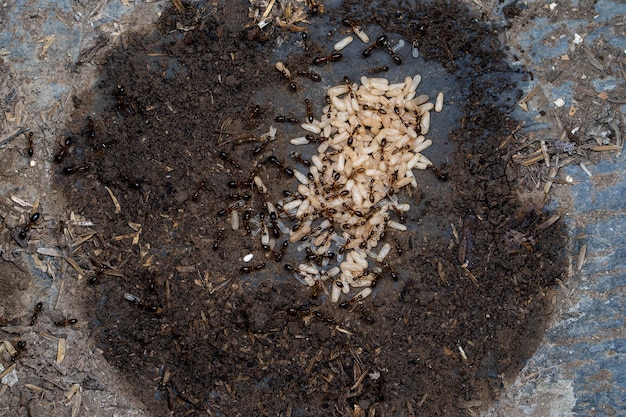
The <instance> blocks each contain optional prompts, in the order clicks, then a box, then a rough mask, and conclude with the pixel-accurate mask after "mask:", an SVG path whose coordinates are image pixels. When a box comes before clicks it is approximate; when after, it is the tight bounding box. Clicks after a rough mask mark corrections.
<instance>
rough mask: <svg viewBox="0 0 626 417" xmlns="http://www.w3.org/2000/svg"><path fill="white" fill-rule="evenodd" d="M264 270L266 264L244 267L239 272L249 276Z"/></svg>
mask: <svg viewBox="0 0 626 417" xmlns="http://www.w3.org/2000/svg"><path fill="white" fill-rule="evenodd" d="M263 268H265V262H263V263H261V264H258V265H255V266H242V267H241V268H239V272H241V273H242V274H249V273H251V272H254V271H260V270H261V269H263Z"/></svg>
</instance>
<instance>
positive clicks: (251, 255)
mask: <svg viewBox="0 0 626 417" xmlns="http://www.w3.org/2000/svg"><path fill="white" fill-rule="evenodd" d="M252 258H254V254H252V253H249V254H247V255H246V256H244V257H243V261H244V262H250V261H251V260H252Z"/></svg>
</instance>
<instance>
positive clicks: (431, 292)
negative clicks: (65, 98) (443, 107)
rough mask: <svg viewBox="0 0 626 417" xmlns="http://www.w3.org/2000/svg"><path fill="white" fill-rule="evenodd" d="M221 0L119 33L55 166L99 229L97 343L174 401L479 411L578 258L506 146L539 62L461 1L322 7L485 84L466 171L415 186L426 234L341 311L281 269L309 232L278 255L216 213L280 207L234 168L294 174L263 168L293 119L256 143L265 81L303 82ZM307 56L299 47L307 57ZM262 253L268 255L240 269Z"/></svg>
mask: <svg viewBox="0 0 626 417" xmlns="http://www.w3.org/2000/svg"><path fill="white" fill-rule="evenodd" d="M218 3H219V5H218V6H217V7H212V6H211V7H208V8H203V7H201V6H195V7H194V6H191V5H189V4H185V8H186V9H185V12H183V13H181V12H178V11H177V10H176V9H175V8H169V9H167V10H166V11H165V12H164V13H163V15H162V17H161V19H160V20H159V22H158V24H157V26H156V27H155V28H154V30H153V31H152V32H148V33H127V34H125V36H124V38H123V42H122V44H123V47H122V48H120V49H118V50H114V51H113V52H111V53H110V54H109V55H107V56H106V57H102V58H100V59H101V61H100V65H101V67H102V76H101V82H100V83H99V84H98V86H97V88H96V89H95V90H90V91H86V92H85V94H84V96H83V97H80V98H78V99H76V101H75V106H76V112H75V118H74V120H73V126H72V127H71V130H72V131H73V132H74V134H75V135H76V137H77V139H76V141H75V144H74V145H72V147H71V149H70V152H69V155H68V156H66V157H65V159H64V160H63V162H62V163H61V164H59V165H58V168H57V169H58V171H59V175H58V187H59V188H61V189H63V190H64V191H65V192H66V193H67V196H68V201H69V202H70V204H69V205H70V208H71V209H72V210H73V211H74V212H75V213H77V214H80V215H82V216H84V217H85V218H86V219H88V220H91V221H93V222H94V223H95V224H96V225H97V230H98V233H97V235H96V236H95V237H94V238H93V239H90V240H89V241H87V242H85V243H83V244H82V245H81V246H80V247H79V248H78V249H76V250H75V252H74V253H73V254H74V255H75V256H76V259H78V260H80V264H81V266H82V267H83V268H84V269H86V270H88V271H92V273H91V275H90V276H89V277H88V279H86V280H85V281H86V282H87V281H88V282H91V283H92V287H91V289H90V292H91V294H92V296H91V298H89V299H87V300H86V308H87V310H88V311H89V312H91V314H92V320H91V329H92V332H93V340H94V341H95V343H96V345H97V346H98V347H99V348H101V349H102V350H103V351H104V353H105V356H106V357H107V358H108V360H109V361H110V362H111V363H113V364H115V365H117V366H118V367H119V368H120V369H121V370H122V372H124V373H125V374H126V375H127V377H128V379H129V380H132V381H133V385H134V386H135V387H136V395H137V396H138V397H139V398H140V399H141V400H142V401H143V402H144V403H145V404H147V405H148V406H149V407H150V408H151V409H152V410H153V411H154V413H155V415H167V414H168V412H173V415H183V414H184V413H187V412H188V413H189V415H205V414H206V412H207V411H209V415H225V416H234V415H248V416H250V415H268V416H269V415H286V416H289V415H293V416H314V415H360V414H357V413H358V411H355V410H358V407H361V408H362V409H364V410H365V411H366V412H367V411H368V410H376V411H377V413H376V415H412V413H415V414H418V415H429V416H434V415H446V416H457V415H458V416H462V415H466V414H467V410H468V409H470V408H474V407H484V406H486V405H488V403H489V402H490V401H491V400H492V399H494V398H495V397H496V396H497V394H498V393H499V392H500V390H501V388H502V386H503V382H504V381H503V379H504V378H506V379H509V378H513V377H514V376H515V374H516V373H517V372H518V371H519V370H520V369H521V367H522V366H523V365H524V363H525V361H526V359H527V358H528V357H529V355H530V354H531V353H532V352H533V351H534V349H535V348H536V346H537V345H538V343H539V341H540V339H541V336H542V333H543V330H544V329H545V326H546V321H547V319H548V317H549V313H550V307H549V304H550V303H549V301H550V297H549V294H550V288H552V287H553V286H554V285H555V282H556V280H557V279H560V278H562V277H563V275H564V272H565V268H564V259H562V254H563V253H564V251H563V248H564V244H565V236H564V234H563V233H562V230H561V226H560V225H559V224H558V223H557V224H555V225H552V226H550V227H548V228H544V229H541V228H539V227H538V225H540V224H541V223H542V222H543V221H544V220H545V218H547V217H548V215H547V214H546V213H543V212H542V211H541V207H534V206H532V205H531V204H528V203H526V202H524V201H519V199H518V188H517V183H518V179H517V173H516V172H515V171H514V170H512V169H510V167H509V166H508V164H507V162H508V160H509V159H508V152H509V151H508V149H507V148H506V147H505V148H502V149H500V148H499V144H500V143H501V142H502V141H503V140H504V139H505V138H506V137H508V135H509V134H510V133H511V131H512V130H513V129H514V128H515V125H516V122H515V121H514V120H512V119H511V117H510V116H509V115H508V114H507V113H508V111H510V109H511V107H512V105H511V103H512V101H511V100H512V99H511V98H512V97H515V95H516V94H517V90H515V88H514V85H513V84H514V80H515V79H516V78H515V77H519V76H521V75H519V74H515V72H514V71H512V70H510V69H508V67H507V66H506V64H505V63H504V62H503V60H502V59H503V54H502V52H501V46H500V45H499V43H498V40H497V34H496V33H495V31H494V30H493V29H492V28H490V27H489V26H488V25H487V24H486V23H485V22H481V20H482V19H481V17H480V16H478V17H476V16H472V15H471V14H470V13H469V12H468V11H467V10H464V9H462V8H461V7H460V6H456V5H454V4H447V3H445V2H435V3H434V4H431V5H429V6H418V7H416V8H413V7H411V8H408V7H404V6H403V5H402V4H400V6H399V7H393V8H391V7H390V8H389V9H388V10H387V9H386V8H380V7H379V8H377V9H376V13H374V12H373V11H372V10H373V7H374V5H371V6H367V5H366V6H363V5H362V4H361V5H360V6H358V7H357V4H359V3H362V2H350V1H346V2H344V5H342V6H341V9H340V10H327V11H326V14H325V15H324V16H322V17H319V18H318V17H312V18H311V21H312V23H313V24H312V26H311V29H314V28H315V21H316V19H322V18H324V19H326V18H330V21H331V22H333V21H337V22H338V21H340V20H341V19H342V18H343V17H350V18H353V19H355V20H358V21H361V22H363V23H364V24H370V23H377V24H379V25H381V26H382V27H383V28H384V29H385V30H386V31H389V32H395V33H399V34H402V35H403V36H404V37H405V39H413V37H414V35H415V34H416V33H418V34H419V39H420V52H421V53H422V55H423V56H424V57H425V58H426V59H429V60H437V61H440V62H441V63H442V65H443V66H444V67H445V68H446V69H447V70H448V71H450V72H451V73H454V74H455V75H457V76H458V78H459V79H463V80H465V83H464V86H465V87H464V88H465V89H466V90H465V91H463V96H464V97H465V98H466V103H465V104H464V117H463V119H462V122H461V126H459V127H458V129H457V130H456V131H455V133H454V135H453V138H451V139H453V140H454V141H455V142H456V144H457V147H458V148H457V151H456V153H455V154H454V155H453V157H452V160H453V161H454V163H452V164H449V165H448V166H447V167H446V169H447V171H448V173H449V176H450V180H449V181H448V182H445V183H443V182H442V183H439V182H438V181H437V180H436V178H435V176H434V175H432V173H430V172H425V173H424V175H423V176H424V180H423V181H424V183H425V184H429V185H430V186H429V187H424V188H420V190H419V192H417V193H415V192H414V193H413V195H412V196H410V197H407V196H405V199H408V198H411V199H412V201H413V203H414V205H415V208H414V209H413V210H412V211H411V212H410V213H409V215H408V216H407V219H406V221H407V223H409V224H411V223H412V224H416V225H417V230H418V231H419V233H418V232H416V231H415V229H410V230H414V231H412V232H411V231H409V232H405V233H398V234H396V235H395V236H392V234H389V235H388V237H387V239H388V241H390V242H391V243H393V246H394V248H395V249H394V251H393V253H392V254H391V255H390V264H391V266H392V268H393V269H394V270H395V271H396V272H397V274H398V275H399V279H398V280H397V281H394V280H392V279H391V277H390V276H389V274H387V276H386V277H385V278H384V279H383V280H381V281H380V282H378V285H377V286H376V288H375V290H374V294H373V295H374V296H373V297H371V298H368V299H366V300H365V301H363V302H360V303H352V304H351V305H349V306H348V308H345V309H342V308H339V306H338V305H335V304H331V303H330V302H328V301H327V300H326V297H325V296H323V295H319V296H317V297H315V294H313V293H312V292H311V291H310V289H308V288H305V287H303V286H301V285H300V284H299V283H297V282H296V281H295V279H293V277H292V276H291V274H289V273H287V272H285V271H284V269H283V264H284V263H292V264H296V263H299V260H298V259H297V255H298V254H297V253H296V252H295V250H293V251H290V252H288V254H287V255H286V256H285V258H284V259H283V261H281V262H275V261H274V257H273V256H266V255H270V254H267V253H265V252H264V251H263V250H262V248H261V245H260V242H259V239H258V237H257V238H252V237H250V236H249V235H247V234H246V231H245V228H243V227H242V228H241V230H239V231H236V232H233V231H231V230H230V228H229V224H228V216H225V217H220V216H218V212H219V211H220V210H223V209H226V208H227V207H228V204H229V203H230V202H231V201H232V200H230V199H229V194H235V193H238V194H244V193H249V194H250V195H251V196H252V198H251V199H250V200H249V201H248V202H247V203H246V207H248V208H250V209H251V210H253V212H254V213H258V212H260V211H261V210H262V198H261V197H260V196H259V194H258V193H257V192H256V190H255V189H252V188H251V187H245V186H244V187H242V188H236V189H234V188H229V186H228V182H229V181H238V182H245V181H247V180H249V178H250V175H251V173H252V172H253V171H255V172H257V173H259V175H261V176H262V177H264V178H266V179H267V181H266V182H267V183H268V185H270V187H269V188H270V193H271V197H270V201H277V200H279V199H280V198H281V192H282V190H293V189H295V186H294V184H293V181H292V180H290V179H288V178H285V177H284V176H283V175H281V174H280V172H279V170H278V169H277V168H276V167H274V166H271V165H267V164H265V165H262V166H260V167H257V166H256V165H257V163H258V162H263V161H265V160H266V158H267V156H269V155H272V154H273V155H276V156H278V157H279V158H281V159H284V160H287V159H288V156H287V155H289V151H290V150H291V149H292V147H291V146H290V145H289V141H288V139H289V137H283V136H281V134H280V133H279V138H277V140H276V141H274V142H272V143H270V144H268V145H267V146H265V147H264V148H263V149H262V150H261V152H259V153H256V154H255V153H254V152H253V148H254V147H256V146H259V143H248V142H246V141H245V139H247V138H249V137H254V136H259V135H260V134H262V133H263V132H265V131H267V129H268V127H269V125H270V124H274V122H273V118H274V112H273V111H272V109H271V103H260V104H261V111H260V112H255V111H254V108H255V105H256V103H255V102H254V101H252V97H254V95H255V93H256V92H258V91H260V90H261V89H264V88H267V87H268V83H269V87H270V88H271V87H272V85H273V84H275V88H276V90H277V91H278V90H280V91H284V90H285V82H284V80H283V79H281V78H280V77H279V76H277V73H276V71H275V70H274V68H273V63H272V62H271V59H270V56H271V52H272V47H273V45H275V41H274V39H275V36H276V35H277V34H279V33H280V32H279V29H272V28H267V29H266V31H265V32H263V33H259V32H257V31H255V30H254V29H251V28H246V23H247V21H246V19H245V17H246V15H247V7H248V2H247V1H245V2H243V1H242V2H221V1H220V2H218ZM368 16H371V17H368ZM181 27H184V28H188V29H189V30H185V31H182V30H177V28H181ZM312 48H316V49H317V50H322V49H324V48H323V47H322V46H319V45H312ZM231 53H232V54H234V55H233V56H231ZM233 57H234V59H233ZM309 60H310V57H306V56H304V53H303V52H300V54H295V55H293V56H290V62H291V63H292V65H297V64H298V63H299V62H308V61H309ZM487 73H492V74H493V77H490V78H489V77H487V78H485V77H482V76H479V75H484V74H487ZM218 77H221V81H220V80H219V79H218ZM337 78H338V80H337V81H339V80H340V79H341V78H340V77H337ZM302 84H303V86H302V88H304V89H305V90H306V89H307V88H319V87H315V85H314V84H313V83H309V84H307V83H304V82H303V83H302ZM120 87H123V90H122V89H121V88H120ZM301 94H302V92H300V93H298V94H296V95H295V96H294V97H296V98H295V100H296V101H297V102H299V103H301V102H302V97H301ZM507 100H508V101H507ZM300 107H301V106H299V107H298V109H299V110H297V113H298V116H300V117H303V116H304V115H303V114H300V113H303V110H300ZM320 107H321V106H320ZM88 115H95V116H94V125H93V126H90V124H89V122H88V121H87V116H88ZM227 118H232V119H233V123H232V124H231V125H230V126H228V127H226V128H225V129H223V128H222V123H223V121H224V120H226V119H227ZM222 130H225V132H222ZM220 140H221V141H222V142H227V143H224V144H222V143H221V142H220ZM239 142H244V143H241V144H238V143H239ZM220 152H226V153H228V155H229V158H228V159H224V158H222V157H220V155H219V153H220ZM289 163H290V164H296V163H295V162H294V161H290V162H289ZM296 166H298V165H297V164H296ZM68 167H71V169H73V173H72V174H71V175H63V174H62V170H63V168H65V170H66V171H67V170H68ZM507 167H508V168H507ZM301 168H302V167H301ZM420 181H421V180H420ZM105 186H106V187H108V188H109V189H110V190H111V193H112V194H113V195H114V196H115V197H116V198H117V200H118V201H119V204H120V207H121V210H120V212H119V213H115V207H114V205H113V202H112V198H111V196H110V195H109V193H108V191H107V190H106V189H105ZM439 190H444V191H443V192H441V191H439ZM196 193H197V194H196ZM194 194H196V195H194ZM194 197H197V198H194ZM240 211H241V213H243V210H240ZM451 224H453V225H454V230H453V228H452V227H451ZM139 229H140V231H141V233H140V234H139V238H138V241H137V242H136V244H133V242H132V240H133V236H132V235H133V234H134V235H137V233H136V231H137V230H139ZM220 229H226V231H225V233H223V235H221V234H220V232H219V230H220ZM455 231H456V236H455ZM125 235H129V236H127V237H125ZM220 235H221V236H220ZM284 239H286V237H285V236H283V237H281V239H279V243H282V241H283V240H284ZM247 253H254V254H255V258H254V260H253V261H252V265H253V266H254V265H260V264H261V262H264V263H265V267H264V268H263V269H260V270H259V271H257V272H255V273H253V274H242V273H241V272H240V267H241V266H242V265H244V264H243V263H242V262H241V261H240V258H241V257H242V256H243V255H245V254H247ZM85 285H88V284H85ZM125 293H131V294H133V295H135V296H136V297H138V298H139V299H141V302H140V303H131V302H129V301H127V300H126V299H125V298H124V294H125ZM464 356H465V357H464ZM363 374H365V375H366V376H365V377H364V378H360V377H361V375H363ZM204 410H207V411H204ZM185 415H187V414H185Z"/></svg>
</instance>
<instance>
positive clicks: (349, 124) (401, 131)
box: [282, 75, 443, 302]
mask: <svg viewBox="0 0 626 417" xmlns="http://www.w3.org/2000/svg"><path fill="white" fill-rule="evenodd" d="M344 81H345V82H344V84H342V85H337V86H334V87H331V88H329V89H328V91H327V96H326V106H325V107H324V109H323V113H324V115H323V116H322V117H321V118H320V120H315V119H313V118H312V117H309V123H303V124H302V125H301V126H302V128H303V129H304V130H306V131H308V132H310V133H311V134H314V135H319V136H320V138H319V139H314V137H313V136H312V135H307V136H304V137H300V138H295V139H292V140H291V143H292V144H294V145H304V144H307V143H310V142H312V141H315V142H319V143H320V144H319V146H318V148H317V155H314V156H313V157H312V158H311V165H310V168H309V172H308V173H307V174H304V173H302V172H300V171H298V170H295V169H294V176H295V177H296V179H297V180H298V181H299V182H300V184H299V186H298V193H299V194H300V195H299V196H298V198H294V199H293V200H291V201H286V202H284V205H283V207H282V209H283V211H284V212H285V214H287V215H288V216H289V217H291V218H292V219H295V221H296V225H295V226H294V227H293V228H292V230H291V231H290V238H289V240H290V241H291V242H300V241H303V242H304V243H302V244H301V245H300V247H299V248H298V250H302V249H306V252H307V260H308V261H311V262H310V263H303V264H300V265H299V266H298V268H297V269H295V270H294V274H295V276H296V278H297V279H298V280H299V281H300V282H302V283H303V284H305V285H308V286H311V287H313V286H317V287H318V288H319V286H321V287H322V288H323V290H324V291H325V292H326V293H327V294H328V295H330V298H331V300H332V301H333V302H337V301H338V300H339V298H340V296H341V293H343V294H349V293H350V291H351V289H352V288H356V289H358V291H359V292H358V293H357V294H356V295H354V296H353V297H352V299H351V300H353V301H358V300H361V299H363V298H365V297H367V296H368V295H370V294H371V291H372V287H373V286H374V285H375V284H376V280H377V279H378V277H380V275H381V274H382V273H383V271H384V272H386V273H388V274H390V275H391V276H392V278H397V276H396V274H395V272H393V270H392V269H391V267H390V266H389V265H388V264H387V262H386V261H385V257H386V256H387V254H388V253H389V251H390V249H391V246H390V245H389V243H385V244H384V245H383V246H382V247H381V248H380V250H379V251H378V253H377V252H375V251H374V250H375V249H376V247H377V246H378V243H379V241H380V240H381V239H382V238H383V237H384V234H385V231H386V230H387V229H394V230H399V231H404V230H406V229H407V228H406V226H405V225H404V224H402V223H399V222H397V221H394V220H392V219H391V218H390V214H391V212H394V213H396V215H397V216H398V217H399V218H400V219H403V216H402V213H403V212H406V211H409V209H410V205H409V204H400V203H399V202H398V199H397V197H396V194H397V193H398V191H399V190H400V189H402V188H403V187H406V186H408V185H411V186H412V187H417V180H416V178H415V175H414V173H413V169H421V170H423V169H427V168H430V167H431V166H432V163H431V162H430V160H428V158H426V157H425V156H424V155H422V153H421V152H422V151H423V150H425V149H426V148H428V147H429V146H430V145H431V144H432V141H431V140H430V139H426V138H425V137H424V135H426V134H427V133H428V130H429V127H430V111H431V110H433V109H434V110H435V111H441V110H442V106H443V95H441V93H440V94H439V96H438V97H437V100H436V101H437V102H436V104H433V103H432V102H429V97H428V96H426V95H419V96H416V90H417V87H418V85H419V83H420V81H421V76H419V75H416V76H415V77H413V78H411V77H407V78H406V79H405V80H404V82H402V83H396V84H390V83H389V81H388V80H387V79H384V78H368V77H361V85H358V84H356V83H350V81H349V80H348V79H347V78H346V79H345V80H344ZM333 244H335V245H336V246H337V247H338V248H339V249H338V256H337V259H336V261H337V262H338V263H339V266H335V267H332V268H330V269H327V270H325V271H323V270H321V269H319V268H318V267H317V266H315V265H314V263H315V264H318V265H321V266H322V268H324V267H327V266H328V265H329V263H330V260H331V259H332V258H333V257H332V256H329V255H331V254H329V249H330V247H331V245H333ZM370 260H371V261H374V266H373V267H372V266H370ZM327 281H332V289H331V290H330V293H329V292H328V288H327V286H326V284H325V282H327Z"/></svg>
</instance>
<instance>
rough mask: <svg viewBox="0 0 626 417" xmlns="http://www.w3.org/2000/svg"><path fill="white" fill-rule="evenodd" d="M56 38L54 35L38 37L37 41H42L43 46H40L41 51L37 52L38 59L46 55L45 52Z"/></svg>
mask: <svg viewBox="0 0 626 417" xmlns="http://www.w3.org/2000/svg"><path fill="white" fill-rule="evenodd" d="M55 39H56V35H48V36H44V37H43V38H41V39H39V41H38V42H39V43H43V47H42V48H41V52H39V55H38V58H39V59H44V58H45V57H46V53H47V52H48V48H50V46H52V44H53V43H54V41H55Z"/></svg>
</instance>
